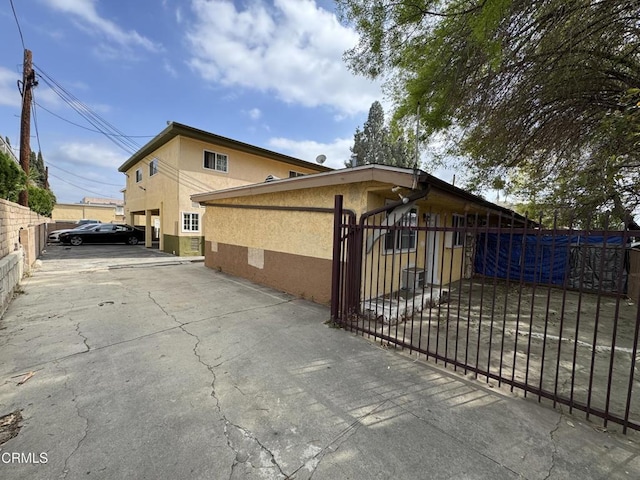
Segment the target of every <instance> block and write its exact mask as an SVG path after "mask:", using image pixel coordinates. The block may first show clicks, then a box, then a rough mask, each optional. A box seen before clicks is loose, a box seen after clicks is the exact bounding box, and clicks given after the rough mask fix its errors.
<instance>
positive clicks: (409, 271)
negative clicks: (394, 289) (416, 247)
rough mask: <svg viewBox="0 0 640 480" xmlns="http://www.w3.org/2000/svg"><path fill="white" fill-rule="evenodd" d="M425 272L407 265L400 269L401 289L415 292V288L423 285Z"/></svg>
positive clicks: (417, 288)
mask: <svg viewBox="0 0 640 480" xmlns="http://www.w3.org/2000/svg"><path fill="white" fill-rule="evenodd" d="M425 276H426V272H425V271H424V270H423V269H421V268H417V267H409V268H405V269H404V270H402V289H403V290H408V291H409V292H415V291H416V290H419V289H421V288H422V287H424V285H425V284H424V279H425Z"/></svg>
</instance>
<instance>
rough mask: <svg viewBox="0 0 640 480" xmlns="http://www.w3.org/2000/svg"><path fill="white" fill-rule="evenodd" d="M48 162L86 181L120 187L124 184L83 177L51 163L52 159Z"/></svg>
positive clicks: (57, 168)
mask: <svg viewBox="0 0 640 480" xmlns="http://www.w3.org/2000/svg"><path fill="white" fill-rule="evenodd" d="M47 163H49V166H51V167H53V168H55V169H56V170H62V171H63V172H64V173H68V174H69V175H73V176H74V177H77V178H79V179H81V180H85V181H87V182H94V183H99V184H100V185H107V186H109V187H120V188H122V185H119V184H115V183H107V182H101V181H100V180H93V179H91V178H88V177H83V176H81V175H77V174H75V173H72V172H70V171H69V170H65V169H64V168H62V167H58V166H56V165H54V164H52V163H51V161H49V162H47Z"/></svg>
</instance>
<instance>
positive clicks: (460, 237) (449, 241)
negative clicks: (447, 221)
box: [445, 213, 465, 248]
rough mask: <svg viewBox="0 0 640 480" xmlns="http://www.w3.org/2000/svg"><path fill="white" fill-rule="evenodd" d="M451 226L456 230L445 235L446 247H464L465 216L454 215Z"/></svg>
mask: <svg viewBox="0 0 640 480" xmlns="http://www.w3.org/2000/svg"><path fill="white" fill-rule="evenodd" d="M451 226H452V227H453V228H455V229H456V230H454V231H452V232H447V233H446V234H445V245H446V246H447V247H448V248H453V247H462V246H463V245H464V234H465V232H464V227H465V217H464V215H458V214H455V213H454V214H453V216H452V217H451Z"/></svg>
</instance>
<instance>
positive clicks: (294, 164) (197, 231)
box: [118, 122, 331, 255]
mask: <svg viewBox="0 0 640 480" xmlns="http://www.w3.org/2000/svg"><path fill="white" fill-rule="evenodd" d="M118 170H119V171H120V172H123V173H124V174H125V175H126V176H127V183H126V188H125V192H124V194H125V197H124V198H125V216H126V220H127V222H126V223H129V224H131V225H139V226H144V227H145V230H146V233H147V235H146V240H145V245H146V246H147V247H150V246H151V245H152V242H153V240H154V238H157V239H158V241H159V246H160V250H163V251H165V252H169V253H174V254H176V255H202V254H203V252H204V236H203V233H202V232H203V230H202V222H203V218H202V216H203V214H204V209H203V208H201V207H200V205H199V204H198V203H197V202H193V201H192V200H191V195H193V194H197V193H203V192H209V191H212V190H218V189H228V188H232V187H238V186H242V185H249V184H256V183H261V182H264V181H265V180H266V179H267V177H270V176H271V178H283V177H297V176H300V175H308V174H312V173H318V172H327V171H330V170H331V169H330V168H327V167H323V166H322V165H317V164H314V163H310V162H305V161H303V160H299V159H297V158H293V157H289V156H287V155H282V154H280V153H276V152H272V151H269V150H265V149H263V148H259V147H255V146H253V145H249V144H246V143H242V142H239V141H236V140H232V139H230V138H225V137H221V136H219V135H215V134H213V133H209V132H205V131H203V130H198V129H195V128H192V127H189V126H186V125H182V124H179V123H175V122H171V123H170V124H169V125H168V126H167V128H165V129H164V130H163V131H162V132H160V134H159V135H157V136H156V137H155V138H154V139H153V140H151V141H150V142H149V143H147V144H146V145H145V146H144V147H142V148H141V149H140V150H139V151H138V152H136V153H135V154H134V155H133V156H132V157H131V158H129V159H128V160H127V161H126V162H125V163H124V164H122V165H121V166H120V168H119V169H118Z"/></svg>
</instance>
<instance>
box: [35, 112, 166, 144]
mask: <svg viewBox="0 0 640 480" xmlns="http://www.w3.org/2000/svg"><path fill="white" fill-rule="evenodd" d="M36 105H37V106H38V108H41V109H42V110H44V111H45V112H47V113H48V114H50V115H53V116H54V117H56V118H59V119H60V120H62V121H63V122H67V123H68V124H70V125H73V126H74V127H78V128H82V129H83V130H87V131H89V132H94V133H102V134H105V132H103V131H101V130H95V129H93V128H89V127H85V126H84V125H80V124H79V123H75V122H72V121H71V120H68V119H66V118H64V117H63V116H61V115H58V114H57V113H55V112H52V111H51V110H49V109H48V108H46V107H44V106H42V105H41V104H39V103H36ZM111 135H113V136H116V137H117V136H125V137H129V138H153V137H155V135H115V134H111Z"/></svg>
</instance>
